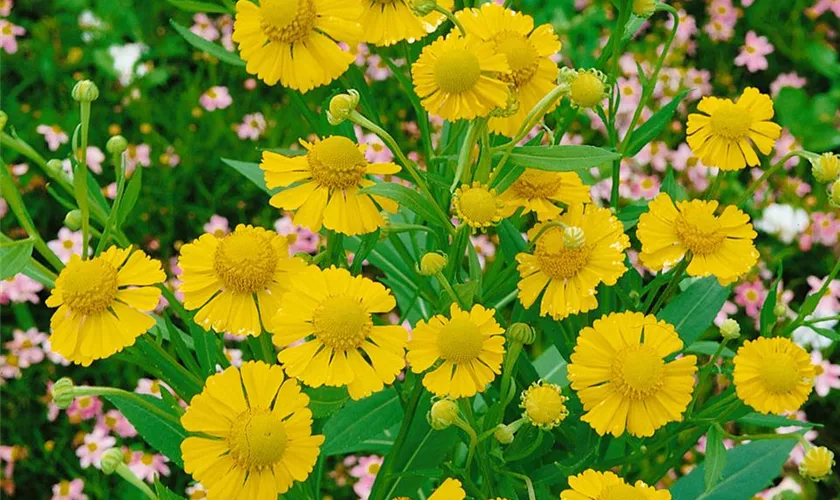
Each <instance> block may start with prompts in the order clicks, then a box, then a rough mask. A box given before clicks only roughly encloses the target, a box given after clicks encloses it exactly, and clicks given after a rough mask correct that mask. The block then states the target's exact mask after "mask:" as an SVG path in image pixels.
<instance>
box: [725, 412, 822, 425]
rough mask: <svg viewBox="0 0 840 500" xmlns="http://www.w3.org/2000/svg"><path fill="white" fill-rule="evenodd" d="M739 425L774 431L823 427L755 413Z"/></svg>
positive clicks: (740, 421) (743, 418) (744, 417)
mask: <svg viewBox="0 0 840 500" xmlns="http://www.w3.org/2000/svg"><path fill="white" fill-rule="evenodd" d="M738 423H740V424H747V425H755V426H758V427H770V428H773V429H775V428H778V427H804V428H807V429H810V428H813V427H822V425H819V424H813V423H811V422H802V421H801V420H796V419H793V418H788V417H783V416H781V415H764V414H762V413H755V412H753V413H748V414H746V415H744V416H743V417H741V418H739V419H738Z"/></svg>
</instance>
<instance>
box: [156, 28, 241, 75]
mask: <svg viewBox="0 0 840 500" xmlns="http://www.w3.org/2000/svg"><path fill="white" fill-rule="evenodd" d="M169 24H171V25H172V27H173V28H175V31H177V32H178V34H179V35H181V36H182V37H184V40H186V41H187V42H189V44H190V45H192V46H193V47H195V48H196V49H198V50H201V51H203V52H207V53H208V54H210V55H211V56H213V57H215V58H217V59H218V60H220V61H222V62H225V63H228V64H232V65H234V66H245V61H243V60H242V59H240V58H239V55H238V54H236V53H235V52H230V51H228V50H227V49H225V48H224V47H222V46H221V45H219V44H216V43H213V42H209V41H207V40H205V39H203V38H201V37H200V36H198V35H196V34H195V33H193V32H192V31H190V30H189V29H187V28H185V27H184V26H181V25H180V24H178V23H176V22H175V20H174V19H170V20H169Z"/></svg>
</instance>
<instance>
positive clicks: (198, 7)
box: [166, 0, 230, 14]
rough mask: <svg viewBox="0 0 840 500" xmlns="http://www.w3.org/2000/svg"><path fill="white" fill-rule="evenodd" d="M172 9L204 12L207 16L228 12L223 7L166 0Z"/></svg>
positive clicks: (185, 0) (187, 0) (182, 0)
mask: <svg viewBox="0 0 840 500" xmlns="http://www.w3.org/2000/svg"><path fill="white" fill-rule="evenodd" d="M166 1H167V2H169V3H171V4H172V5H173V6H174V7H176V8H178V9H181V10H183V11H186V12H206V13H208V14H228V13H230V11H229V10H228V9H227V7H225V6H224V5H219V4H215V3H210V2H197V1H194V0H166Z"/></svg>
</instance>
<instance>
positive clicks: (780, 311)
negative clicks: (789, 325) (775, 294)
mask: <svg viewBox="0 0 840 500" xmlns="http://www.w3.org/2000/svg"><path fill="white" fill-rule="evenodd" d="M773 315H774V316H776V317H777V318H783V317H785V316H786V315H787V307H785V305H784V304H776V307H774V308H773Z"/></svg>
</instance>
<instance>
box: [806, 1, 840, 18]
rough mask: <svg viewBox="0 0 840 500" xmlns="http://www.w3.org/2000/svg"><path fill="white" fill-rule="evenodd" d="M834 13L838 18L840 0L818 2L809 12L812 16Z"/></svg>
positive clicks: (839, 16)
mask: <svg viewBox="0 0 840 500" xmlns="http://www.w3.org/2000/svg"><path fill="white" fill-rule="evenodd" d="M829 10H830V11H831V12H833V13H834V15H835V16H836V17H838V18H840V0H819V1H818V2H817V3H816V4H814V6H813V7H811V11H813V12H814V14H816V15H818V16H820V15H822V14H824V13H826V12H828V11H829Z"/></svg>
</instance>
